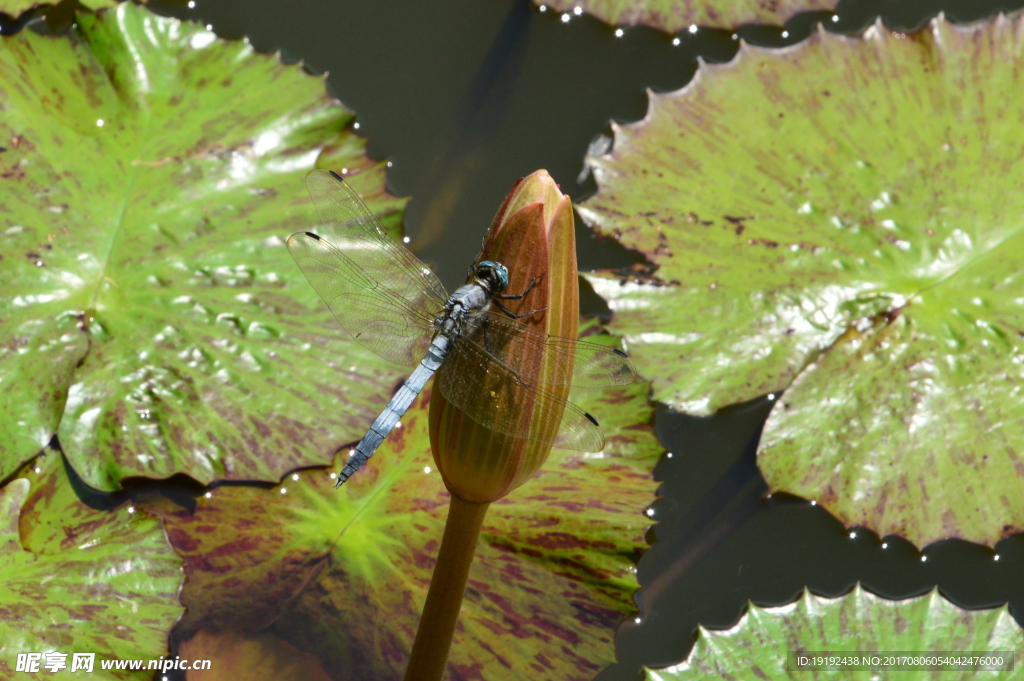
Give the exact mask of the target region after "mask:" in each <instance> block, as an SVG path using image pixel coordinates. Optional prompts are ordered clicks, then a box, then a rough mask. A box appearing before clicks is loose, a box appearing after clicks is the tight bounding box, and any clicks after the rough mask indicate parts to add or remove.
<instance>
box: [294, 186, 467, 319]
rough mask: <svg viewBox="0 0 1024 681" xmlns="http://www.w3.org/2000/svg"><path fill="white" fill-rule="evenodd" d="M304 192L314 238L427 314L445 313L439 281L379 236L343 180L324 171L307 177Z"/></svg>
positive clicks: (388, 238) (367, 212) (385, 236)
mask: <svg viewBox="0 0 1024 681" xmlns="http://www.w3.org/2000/svg"><path fill="white" fill-rule="evenodd" d="M306 189H308V190H309V195H310V196H311V197H312V198H313V204H314V205H315V206H316V212H317V214H318V215H319V216H320V227H319V228H317V229H316V230H314V231H316V233H317V234H319V235H320V236H321V237H323V238H325V239H327V241H329V242H330V243H331V244H332V245H333V246H334V247H335V248H337V249H338V250H340V251H342V252H343V253H345V254H346V255H348V256H349V258H351V259H352V260H354V261H355V262H357V263H359V266H360V267H361V268H362V269H363V271H364V272H365V273H366V274H367V275H368V276H369V277H370V278H371V279H373V280H374V281H376V282H378V283H379V284H381V286H384V287H386V288H388V289H390V290H391V291H393V292H394V293H396V294H398V295H399V296H400V297H402V298H404V299H405V300H407V301H409V303H410V304H411V305H412V306H413V307H415V308H417V309H420V308H422V309H426V310H428V311H429V312H430V313H432V314H435V315H436V314H437V313H440V311H441V310H442V309H444V304H445V301H446V300H447V299H448V294H447V293H446V292H445V290H444V286H442V285H441V281H440V280H439V279H438V278H437V276H436V275H435V274H434V273H433V272H431V271H430V268H428V267H427V266H426V265H424V264H423V262H422V261H421V260H420V259H419V258H417V257H416V256H415V255H413V254H412V253H411V252H410V251H409V249H407V248H406V247H405V246H403V245H402V244H400V243H399V242H398V241H396V240H395V239H394V238H392V236H391V235H390V234H388V233H387V232H385V231H384V228H383V227H381V225H380V223H379V222H377V218H375V217H374V216H373V213H371V212H370V210H369V209H368V208H367V207H366V204H364V203H363V201H362V199H360V198H359V195H358V194H356V193H355V190H353V189H352V187H350V186H349V185H348V184H347V183H346V182H345V181H344V180H343V179H342V178H341V176H339V175H337V174H336V173H332V172H331V171H329V170H323V169H317V170H311V171H310V172H309V173H307V174H306Z"/></svg>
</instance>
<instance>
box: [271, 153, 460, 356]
mask: <svg viewBox="0 0 1024 681" xmlns="http://www.w3.org/2000/svg"><path fill="white" fill-rule="evenodd" d="M325 176H326V178H325ZM306 185H307V187H308V188H309V192H310V195H311V196H312V197H313V201H314V203H315V204H316V206H317V211H318V213H319V214H320V217H321V220H322V221H323V224H322V226H321V227H320V228H319V229H318V230H317V232H296V233H295V234H292V235H291V236H290V237H289V238H288V251H289V253H291V255H292V257H293V258H294V259H295V262H296V263H297V264H298V266H299V269H300V270H302V273H303V274H304V275H305V277H306V280H307V281H309V283H310V285H311V286H312V287H313V289H314V290H315V291H316V292H317V293H318V294H320V297H321V298H323V299H324V301H325V302H326V303H327V305H328V307H330V309H331V312H333V313H334V316H335V318H336V319H337V320H338V323H340V324H341V326H342V327H343V328H344V329H345V330H346V331H348V332H349V333H350V334H352V336H353V337H354V338H355V339H356V340H357V341H358V342H359V343H361V344H363V345H364V346H366V347H367V348H369V349H370V350H372V351H373V352H375V353H377V354H378V355H380V356H381V357H383V358H385V359H387V360H389V361H391V362H395V363H397V364H403V365H407V366H409V365H414V364H416V363H417V362H418V361H419V360H420V359H422V357H423V356H424V354H425V353H426V349H427V347H428V346H429V345H430V339H431V336H432V335H433V332H434V328H433V320H434V318H435V317H436V316H437V315H438V314H440V312H441V310H443V308H444V300H445V298H444V288H443V287H442V286H441V283H440V282H439V281H438V280H437V278H436V277H435V276H434V275H433V273H431V272H430V270H428V269H427V268H426V267H425V266H424V265H423V263H422V262H420V261H419V260H418V259H417V258H416V256H414V255H413V254H412V253H409V251H407V250H406V249H405V248H404V247H403V246H401V245H400V244H398V243H397V242H396V241H395V240H394V239H392V238H391V237H390V236H388V235H387V233H386V232H384V230H383V228H381V226H380V225H379V224H378V223H377V221H376V219H375V218H374V217H373V215H372V214H371V213H370V212H369V211H368V210H367V209H366V207H365V206H364V205H363V203H362V201H360V200H359V197H358V196H356V194H355V193H354V192H353V191H352V190H351V189H350V188H349V187H348V185H346V184H345V183H344V181H342V180H341V179H340V178H337V179H336V178H335V177H334V176H333V175H331V174H330V173H329V172H327V171H322V170H314V171H312V172H311V173H309V174H308V175H307V176H306ZM438 291H440V293H438Z"/></svg>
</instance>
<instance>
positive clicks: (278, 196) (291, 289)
mask: <svg viewBox="0 0 1024 681" xmlns="http://www.w3.org/2000/svg"><path fill="white" fill-rule="evenodd" d="M54 93H58V94H54ZM0 108H2V109H3V110H4V116H3V118H2V120H0V139H2V140H5V142H4V143H3V144H2V145H0V146H3V151H2V152H0V196H2V199H0V202H2V203H0V205H2V208H3V211H2V217H0V256H2V258H3V260H2V261H0V262H2V267H0V289H2V290H3V291H4V292H5V295H4V296H3V297H2V298H0V429H2V430H3V432H5V433H7V434H9V436H8V438H6V439H5V440H4V441H3V442H2V443H0V478H2V477H4V476H6V475H9V474H10V473H11V472H12V471H13V470H15V469H16V468H17V467H18V465H19V464H20V463H21V462H22V461H24V460H26V459H27V458H28V457H30V456H32V455H34V454H35V453H36V452H38V451H39V449H40V448H41V447H42V446H44V445H45V444H46V443H47V442H49V441H50V438H51V437H52V435H53V434H54V433H57V434H58V435H59V437H60V442H61V446H62V447H63V448H64V450H65V452H66V454H67V457H68V459H69V461H71V463H72V465H73V466H74V468H75V470H76V471H78V472H79V474H80V475H82V477H83V478H84V479H85V481H86V482H87V483H88V484H89V485H91V486H93V487H95V488H98V489H104V490H111V489H116V488H117V487H118V486H119V485H120V482H121V480H122V479H123V478H125V477H127V476H145V477H150V478H166V477H168V476H170V475H172V474H174V473H186V474H188V475H190V476H191V477H193V478H194V479H196V480H198V481H200V482H202V483H209V482H210V481H212V480H218V479H236V480H237V479H263V480H271V481H276V480H278V479H280V476H281V475H282V474H283V473H284V472H285V471H286V470H290V469H293V468H296V467H298V466H304V465H312V464H321V465H322V464H326V463H327V462H329V461H331V459H332V457H333V455H334V452H335V448H336V447H337V446H338V444H339V443H343V442H346V441H349V440H352V439H357V438H358V436H359V435H361V434H362V429H363V428H364V427H365V423H366V422H367V420H368V419H370V418H372V416H373V415H374V414H376V411H377V406H378V405H377V403H378V402H379V400H380V398H379V395H381V394H383V393H384V392H386V390H387V388H388V387H390V385H391V384H392V382H393V381H394V380H396V379H397V377H398V374H397V373H396V370H397V367H393V366H391V365H388V364H386V363H384V362H383V361H382V360H380V359H378V358H376V357H375V356H373V355H371V354H370V353H368V352H366V351H364V350H362V349H361V348H360V347H359V346H357V345H356V344H355V343H353V342H351V341H350V340H349V339H348V338H347V337H346V336H345V334H344V332H343V331H341V330H340V329H339V328H338V326H337V324H336V322H335V321H334V320H333V318H332V317H331V316H330V313H329V311H328V310H327V308H326V306H324V305H323V304H322V303H321V301H320V300H319V298H318V297H317V296H316V294H315V293H314V292H313V291H312V289H310V287H309V285H308V284H307V283H306V281H305V279H304V278H303V276H302V274H301V272H299V271H298V269H297V268H296V267H295V263H294V262H293V261H292V259H291V258H290V257H289V256H288V254H287V252H286V250H287V249H286V248H285V246H284V239H285V238H287V236H288V235H289V234H290V233H291V232H293V231H295V230H297V229H302V228H304V227H306V226H309V225H311V224H313V221H315V220H316V214H315V211H314V209H313V206H312V203H311V201H310V199H309V196H308V195H307V193H306V189H305V186H304V184H303V181H302V178H303V176H304V174H305V173H306V172H307V171H308V170H309V169H311V168H312V167H313V166H314V165H316V164H322V165H325V166H329V167H331V168H334V169H336V170H337V171H339V172H344V173H345V174H346V175H347V176H348V177H349V178H350V181H351V183H352V185H353V186H354V187H355V188H356V190H357V191H360V192H362V193H363V195H364V197H365V198H366V200H367V202H368V204H369V205H370V207H371V209H373V210H374V211H376V212H377V213H378V214H379V215H380V216H381V218H382V219H383V220H384V222H385V224H386V225H388V226H389V227H390V228H397V227H398V224H397V223H398V220H399V217H400V210H401V206H402V202H400V201H397V200H395V199H391V198H389V197H386V196H385V194H384V191H383V179H384V177H383V175H384V169H383V167H382V164H380V163H373V162H372V161H370V160H369V159H368V158H367V157H366V156H365V154H364V144H363V142H362V141H361V140H360V139H359V138H357V137H356V136H355V135H353V134H352V132H351V128H350V124H351V123H352V120H353V115H352V114H351V113H350V112H348V111H347V110H345V109H344V108H343V107H341V106H340V105H339V104H338V102H336V101H334V100H332V99H331V98H330V97H329V96H327V94H326V92H325V87H324V82H323V79H321V78H314V77H311V76H308V75H306V74H304V73H303V72H302V70H301V68H300V67H299V66H294V65H293V66H286V65H283V64H281V63H280V62H279V60H278V59H277V58H276V57H274V56H268V55H259V54H256V53H255V52H254V51H253V50H252V48H251V47H249V45H248V44H246V43H242V42H237V41H236V42H228V41H222V40H219V39H218V38H216V36H215V35H214V34H213V33H210V32H208V31H206V30H205V29H203V28H201V27H199V26H196V25H192V24H188V23H182V22H179V21H177V20H173V19H165V18H161V17H157V16H155V15H153V14H151V13H150V12H148V11H146V10H145V9H142V8H140V7H136V6H134V5H132V4H131V3H125V4H122V5H119V6H118V7H117V8H116V9H114V10H109V11H106V12H101V13H99V14H84V15H82V16H81V17H80V18H79V21H78V28H77V29H76V31H75V32H74V34H73V35H71V36H69V37H65V38H49V37H43V36H39V35H35V34H33V33H32V32H29V31H22V32H21V33H19V34H18V35H16V36H14V37H10V38H3V39H2V40H0ZM356 366H358V367H359V371H358V372H357V371H355V370H354V369H351V370H349V367H356ZM370 396H373V397H370Z"/></svg>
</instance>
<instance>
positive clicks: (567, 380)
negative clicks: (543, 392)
mask: <svg viewBox="0 0 1024 681" xmlns="http://www.w3.org/2000/svg"><path fill="white" fill-rule="evenodd" d="M473 338H474V340H476V342H477V343H478V344H480V345H482V346H483V347H484V349H486V350H487V351H489V352H490V353H491V354H492V355H494V356H495V357H496V358H497V359H498V361H499V362H500V363H501V364H504V365H505V366H506V367H508V368H509V369H511V370H512V371H514V372H515V373H517V374H519V375H520V376H524V377H527V378H528V379H532V380H536V381H538V382H541V383H546V384H548V385H566V384H569V385H574V386H577V387H580V388H602V387H607V386H613V385H628V384H630V383H632V382H633V381H634V380H636V368H635V367H634V366H633V363H632V362H630V361H629V358H628V357H626V355H625V353H623V352H622V351H620V350H617V349H614V348H609V347H607V346H604V345H599V344H597V343H589V342H587V341H581V340H575V339H573V338H562V337H560V336H548V335H546V334H544V333H540V332H537V331H534V330H533V329H531V328H530V327H528V326H527V325H526V324H523V323H522V322H520V321H517V320H514V319H510V318H509V317H507V316H505V315H503V314H500V313H497V312H491V313H489V314H488V315H487V317H486V321H485V322H484V323H483V324H481V325H480V327H478V328H477V329H476V330H475V331H474V333H473ZM541 362H543V363H544V364H545V365H546V366H548V367H551V368H552V370H551V371H550V372H549V373H548V374H547V375H546V376H540V375H539V374H540V371H539V366H540V363H541Z"/></svg>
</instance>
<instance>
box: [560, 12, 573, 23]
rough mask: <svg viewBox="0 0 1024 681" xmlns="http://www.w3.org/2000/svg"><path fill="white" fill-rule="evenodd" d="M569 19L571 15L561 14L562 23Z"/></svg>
mask: <svg viewBox="0 0 1024 681" xmlns="http://www.w3.org/2000/svg"><path fill="white" fill-rule="evenodd" d="M569 19H572V17H571V16H569V15H568V14H563V15H562V23H563V24H567V23H569Z"/></svg>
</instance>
